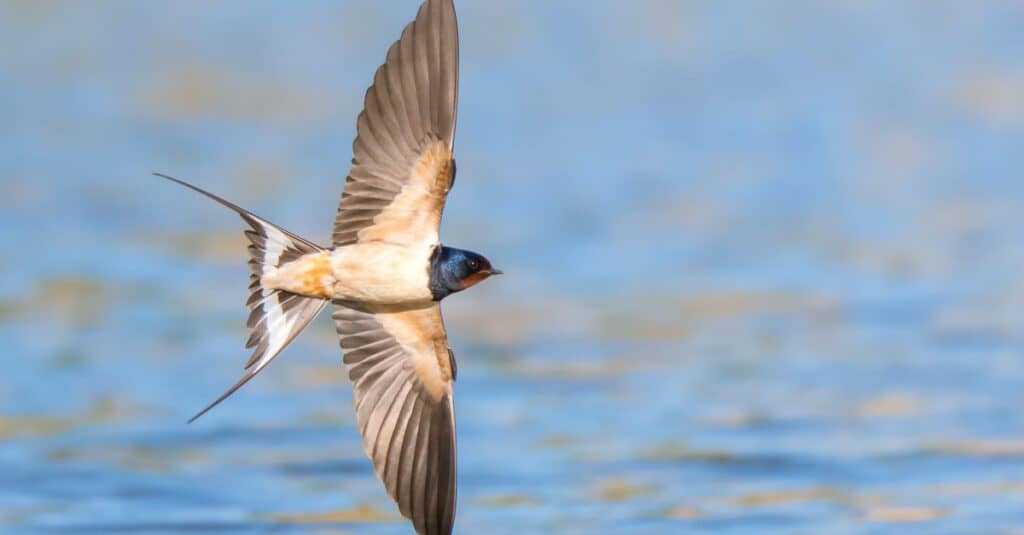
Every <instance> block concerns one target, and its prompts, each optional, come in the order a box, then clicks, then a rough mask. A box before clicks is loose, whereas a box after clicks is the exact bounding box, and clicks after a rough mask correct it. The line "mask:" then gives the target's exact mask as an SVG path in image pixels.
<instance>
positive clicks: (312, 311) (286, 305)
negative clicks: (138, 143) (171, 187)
mask: <svg viewBox="0 0 1024 535" xmlns="http://www.w3.org/2000/svg"><path fill="white" fill-rule="evenodd" d="M155 174H156V176H159V177H161V178H165V179H167V180H170V181H172V182H176V183H178V184H180V185H182V186H185V187H186V188H189V189H191V190H193V191H196V192H198V193H201V194H203V195H205V196H206V197H209V198H210V199H213V200H214V201H216V202H218V203H220V204H221V205H223V206H226V207H227V208H230V209H231V210H233V211H235V212H236V213H237V214H238V215H239V216H241V218H242V220H243V221H245V222H246V223H247V224H248V225H249V227H250V229H249V230H246V231H245V236H246V238H248V240H249V248H248V250H249V270H250V275H249V299H248V300H247V301H246V306H248V307H249V310H250V312H249V319H248V321H247V322H246V326H247V327H248V328H249V329H250V330H251V332H250V335H249V339H248V340H247V341H246V344H245V347H246V348H249V349H253V352H252V356H251V357H249V360H248V361H247V362H246V363H245V370H246V371H245V373H244V374H243V375H242V377H241V378H240V379H239V380H238V382H237V383H235V384H234V385H233V386H232V387H231V388H229V389H228V390H227V391H226V392H224V393H223V394H221V396H220V397H219V398H217V399H216V400H214V402H213V403H211V404H209V405H207V406H206V408H204V409H203V410H201V411H199V413H197V414H196V415H195V416H193V417H192V418H191V419H190V420H189V423H191V422H194V421H195V420H196V419H198V418H199V417H200V416H202V415H204V414H206V413H207V412H208V411H209V410H210V409H212V408H214V407H216V406H217V405H218V404H219V403H220V402H221V401H224V400H225V399H227V398H228V396H230V395H231V394H233V393H235V391H237V390H238V389H239V388H241V387H242V385H244V384H245V383H247V382H249V380H250V379H252V378H253V377H255V376H256V374H258V373H259V372H260V371H262V370H263V368H265V367H266V366H267V364H269V363H270V361H271V360H273V359H274V357H276V356H277V355H278V354H279V353H280V352H281V350H283V349H284V348H285V347H287V346H288V344H289V343H291V341H292V340H294V339H295V337H296V336H298V334H299V333H300V332H302V330H303V329H305V327H306V325H309V322H310V321H312V320H313V318H315V317H316V316H317V314H319V313H320V311H321V310H323V308H324V306H325V305H326V304H327V301H326V300H325V299H319V298H315V297H306V296H302V295H298V294H294V293H290V292H286V291H283V290H275V289H272V288H264V287H263V286H262V284H261V283H260V281H261V280H262V278H263V274H264V272H265V271H266V270H267V268H276V267H278V266H281V265H284V264H287V263H289V262H291V261H293V260H296V259H298V258H300V257H302V256H304V255H307V254H310V253H318V252H321V251H324V248H323V247H320V246H319V245H316V244H315V243H313V242H310V241H308V240H305V239H303V238H301V237H299V236H297V235H295V234H292V233H291V232H288V231H287V230H284V229H282V228H280V227H278V226H276V225H274V224H273V223H270V222H269V221H267V220H265V219H263V218H260V217H258V216H256V215H254V214H253V213H251V212H249V211H248V210H245V209H244V208H241V207H239V206H238V205H236V204H234V203H232V202H230V201H227V200H225V199H223V198H221V197H218V196H217V195H214V194H212V193H210V192H208V191H206V190H203V189H201V188H199V187H196V186H193V185H192V184H189V183H188V182H185V181H183V180H179V179H177V178H174V177H170V176H167V175H163V174H159V173H155Z"/></svg>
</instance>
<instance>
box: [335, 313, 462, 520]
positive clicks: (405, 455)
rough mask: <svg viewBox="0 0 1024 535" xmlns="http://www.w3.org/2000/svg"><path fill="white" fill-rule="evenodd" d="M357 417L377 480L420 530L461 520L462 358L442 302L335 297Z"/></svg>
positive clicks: (337, 321)
mask: <svg viewBox="0 0 1024 535" xmlns="http://www.w3.org/2000/svg"><path fill="white" fill-rule="evenodd" d="M334 321H335V323H336V325H337V328H338V335H339V336H340V337H341V347H342V349H343V351H344V353H345V365H346V367H347V368H348V374H349V378H350V379H351V380H352V385H353V391H354V394H355V407H356V421H357V423H358V425H359V432H360V434H362V436H363V446H364V447H365V448H366V453H367V455H369V456H370V459H372V460H373V465H374V468H375V469H376V472H377V477H378V478H380V480H381V481H383V482H384V487H385V488H386V489H387V492H388V494H389V495H390V496H391V498H392V499H394V500H395V501H396V502H397V503H398V508H399V510H400V511H401V512H402V514H403V515H404V516H405V517H407V518H409V519H410V520H412V522H413V525H414V526H415V527H416V531H417V532H418V533H420V534H430V535H434V534H440V535H448V534H449V533H451V530H452V524H453V522H454V519H455V497H456V489H455V413H454V407H453V404H452V382H453V381H454V380H455V361H454V358H453V357H452V353H451V351H450V349H449V348H448V339H447V335H446V334H445V330H444V323H443V321H442V319H441V308H440V307H439V306H438V305H437V304H436V303H434V304H432V305H430V306H427V307H426V308H418V309H408V308H398V307H374V308H367V307H366V306H365V305H359V304H356V303H347V302H339V301H336V302H335V312H334Z"/></svg>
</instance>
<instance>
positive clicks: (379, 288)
mask: <svg viewBox="0 0 1024 535" xmlns="http://www.w3.org/2000/svg"><path fill="white" fill-rule="evenodd" d="M432 251H433V248H427V247H410V246H407V245H397V244H393V243H386V242H370V243H358V244H353V245H346V246H343V247H338V248H336V249H333V250H331V251H320V252H316V253H310V254H307V255H304V256H302V257H299V258H298V259H296V260H294V261H292V262H289V263H288V264H284V265H282V266H279V267H277V268H275V269H273V270H271V271H268V272H266V273H264V274H263V277H262V279H261V285H262V286H263V287H264V288H274V289H278V290H284V291H287V292H291V293H295V294H299V295H304V296H310V297H319V298H323V299H331V300H335V299H337V300H342V301H358V302H360V303H367V304H377V305H422V306H427V305H429V304H431V301H433V297H432V296H431V294H430V287H429V286H430V273H429V266H430V256H431V253H432Z"/></svg>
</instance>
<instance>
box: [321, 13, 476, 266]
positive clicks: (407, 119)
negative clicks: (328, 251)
mask: <svg viewBox="0 0 1024 535" xmlns="http://www.w3.org/2000/svg"><path fill="white" fill-rule="evenodd" d="M458 73H459V32H458V25H457V23H456V20H455V6H454V5H452V0H427V1H426V2H424V3H423V5H422V6H421V7H420V10H419V13H418V14H417V15H416V20H414V21H413V22H412V23H411V24H409V25H408V26H406V28H405V30H404V31H403V32H402V37H401V38H400V39H399V40H398V41H397V42H396V43H395V44H394V45H392V46H391V48H390V49H389V50H388V55H387V60H386V61H385V62H384V64H383V65H381V67H380V68H379V69H377V74H376V76H374V79H373V85H372V86H370V89H368V90H367V91H366V99H365V102H364V109H363V112H362V113H361V114H360V115H359V119H358V121H357V124H356V134H357V135H356V140H355V142H354V143H353V146H352V152H353V158H352V169H351V170H350V171H349V175H348V178H347V179H346V181H345V190H344V191H343V192H342V195H341V203H340V204H339V205H338V213H337V215H336V216H335V220H334V245H335V246H341V245H348V244H352V243H356V242H368V241H389V242H394V243H402V244H409V245H412V244H423V243H427V244H432V243H437V242H438V229H439V227H440V224H441V212H442V211H443V210H444V202H445V198H446V197H447V195H448V189H449V188H450V187H451V184H452V181H453V179H454V175H455V166H454V162H453V161H452V148H453V143H454V138H455V116H456V103H457V100H458Z"/></svg>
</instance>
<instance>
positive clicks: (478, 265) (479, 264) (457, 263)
mask: <svg viewBox="0 0 1024 535" xmlns="http://www.w3.org/2000/svg"><path fill="white" fill-rule="evenodd" d="M500 273H501V272H500V271H498V270H495V269H494V268H493V267H491V262H490V261H489V260H487V259H486V258H484V257H483V255H480V254H477V253H474V252H473V251H466V250H463V249H456V248H454V247H445V246H443V245H441V246H438V247H437V248H436V249H435V250H434V254H432V255H431V256H430V293H431V294H432V295H433V296H434V301H440V300H442V299H444V298H445V297H447V296H449V295H451V294H453V293H455V292H459V291H462V290H465V289H466V288H469V287H470V286H472V285H474V284H476V283H477V282H480V281H481V280H483V279H485V278H487V277H489V276H491V275H498V274H500Z"/></svg>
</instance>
